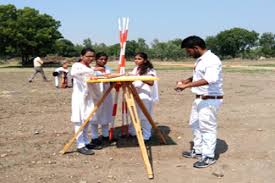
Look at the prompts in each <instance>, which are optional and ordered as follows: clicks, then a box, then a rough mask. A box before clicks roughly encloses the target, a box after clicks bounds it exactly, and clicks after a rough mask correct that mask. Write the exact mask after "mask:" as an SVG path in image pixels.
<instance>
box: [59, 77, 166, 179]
mask: <svg viewBox="0 0 275 183" xmlns="http://www.w3.org/2000/svg"><path fill="white" fill-rule="evenodd" d="M136 80H142V81H149V80H157V78H156V77H151V76H121V77H117V78H112V79H98V80H88V81H87V82H89V83H99V82H119V83H120V84H121V86H122V90H123V93H124V97H125V100H126V103H127V108H128V110H129V112H130V116H131V119H132V123H133V125H134V128H135V130H136V135H137V140H138V144H139V147H140V150H141V154H142V158H143V161H144V164H145V168H146V170H147V174H148V178H149V179H152V178H153V177H154V175H153V171H152V166H151V164H150V161H149V157H148V153H147V151H146V147H145V143H144V139H143V135H142V131H141V123H140V120H139V117H138V113H137V108H136V104H135V103H137V104H138V106H139V107H140V109H141V110H142V112H143V113H144V115H145V116H146V117H147V119H148V121H149V122H150V124H151V125H152V127H153V128H154V129H155V130H156V132H157V134H158V136H159V138H160V141H161V143H164V144H166V140H165V138H164V136H163V134H162V133H161V131H160V130H159V129H158V128H157V126H156V124H155V123H154V121H153V119H152V117H151V116H150V114H149V112H148V111H147V109H146V107H145V106H144V104H143V102H142V100H141V99H140V98H139V95H138V93H137V91H136V89H135V87H134V86H133V84H132V81H136ZM114 84H115V83H112V84H111V86H110V87H109V89H108V90H107V91H106V92H105V93H104V94H103V96H102V97H101V99H100V100H99V101H98V102H97V104H96V105H95V107H94V109H93V111H92V112H91V113H90V115H89V116H88V118H87V119H86V120H85V121H84V123H83V124H82V125H81V126H80V128H79V130H78V131H77V132H76V133H75V134H74V136H73V138H72V139H71V140H70V141H69V142H68V143H67V144H66V145H65V146H64V148H63V150H62V151H60V153H62V154H64V153H66V152H67V150H68V149H69V148H70V146H71V145H72V144H73V142H74V141H75V139H76V137H77V136H78V134H79V133H80V132H81V131H82V130H83V128H84V127H85V126H86V125H87V124H88V123H89V121H90V119H91V118H92V117H93V116H94V115H95V112H96V110H97V109H98V108H99V106H100V105H101V104H102V103H103V101H104V100H105V98H106V97H107V96H108V94H109V93H110V92H111V90H112V88H114Z"/></svg>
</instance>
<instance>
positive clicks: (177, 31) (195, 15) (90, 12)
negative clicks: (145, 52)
mask: <svg viewBox="0 0 275 183" xmlns="http://www.w3.org/2000/svg"><path fill="white" fill-rule="evenodd" d="M0 4H1V5H3V4H13V5H15V6H16V7H17V8H23V7H26V6H27V7H32V8H35V9H37V10H39V11H40V13H46V14H48V15H51V16H52V17H53V18H54V19H56V20H59V21H60V22H61V27H60V29H59V30H60V32H61V33H62V35H63V36H64V38H66V39H69V40H71V41H72V42H73V43H82V42H83V40H84V39H86V38H90V39H91V40H92V42H94V43H95V42H96V43H105V44H107V45H110V44H115V43H118V42H119V36H118V21H117V19H118V17H122V16H128V17H130V24H129V35H128V40H136V39H137V38H144V39H145V40H146V42H147V43H148V44H150V43H151V42H152V40H153V39H155V38H157V39H159V40H160V41H167V40H172V39H175V38H181V39H182V38H184V37H186V36H189V35H198V36H201V37H203V38H205V37H207V36H214V35H216V34H217V33H219V32H221V31H223V30H226V29H231V28H234V27H240V28H245V29H248V30H250V31H251V30H254V31H256V32H258V33H263V32H273V33H275V0H249V1H248V0H246V1H244V0H243V1H242V0H227V1H221V0H207V1H203V0H197V1H184V0H138V1H134V0H78V1H76V0H0Z"/></svg>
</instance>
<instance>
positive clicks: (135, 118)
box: [122, 85, 154, 179]
mask: <svg viewBox="0 0 275 183" xmlns="http://www.w3.org/2000/svg"><path fill="white" fill-rule="evenodd" d="M122 89H123V91H124V97H125V100H126V103H127V107H128V109H129V112H130V116H131V119H132V123H133V125H134V128H135V130H136V135H137V139H138V144H139V147H140V150H141V154H142V157H143V161H144V164H145V167H146V170H147V174H148V178H149V179H152V178H153V177H154V175H153V171H152V166H151V164H150V161H149V158H148V154H147V150H146V147H145V143H144V139H143V135H142V131H141V124H140V120H139V117H138V114H137V109H136V106H135V101H134V97H133V94H132V92H131V90H130V89H129V88H127V87H126V86H125V85H123V86H122Z"/></svg>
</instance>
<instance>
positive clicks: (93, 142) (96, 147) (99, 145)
mask: <svg viewBox="0 0 275 183" xmlns="http://www.w3.org/2000/svg"><path fill="white" fill-rule="evenodd" d="M89 145H90V146H91V147H92V146H94V148H93V149H94V150H100V149H102V148H103V147H102V142H101V140H99V139H98V138H96V139H92V140H91V142H90V144H89Z"/></svg>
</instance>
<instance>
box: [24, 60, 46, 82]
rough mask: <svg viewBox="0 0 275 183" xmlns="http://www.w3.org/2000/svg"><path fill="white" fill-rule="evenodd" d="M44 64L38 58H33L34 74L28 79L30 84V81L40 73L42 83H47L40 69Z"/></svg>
mask: <svg viewBox="0 0 275 183" xmlns="http://www.w3.org/2000/svg"><path fill="white" fill-rule="evenodd" d="M43 64H44V61H43V60H42V59H41V58H40V57H35V58H34V59H33V67H34V73H33V75H32V76H31V77H30V78H29V82H30V83H31V82H32V80H33V79H34V78H35V76H36V74H37V73H41V75H42V77H43V79H44V81H48V79H47V77H46V76H45V73H44V70H43V68H42V66H43Z"/></svg>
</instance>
